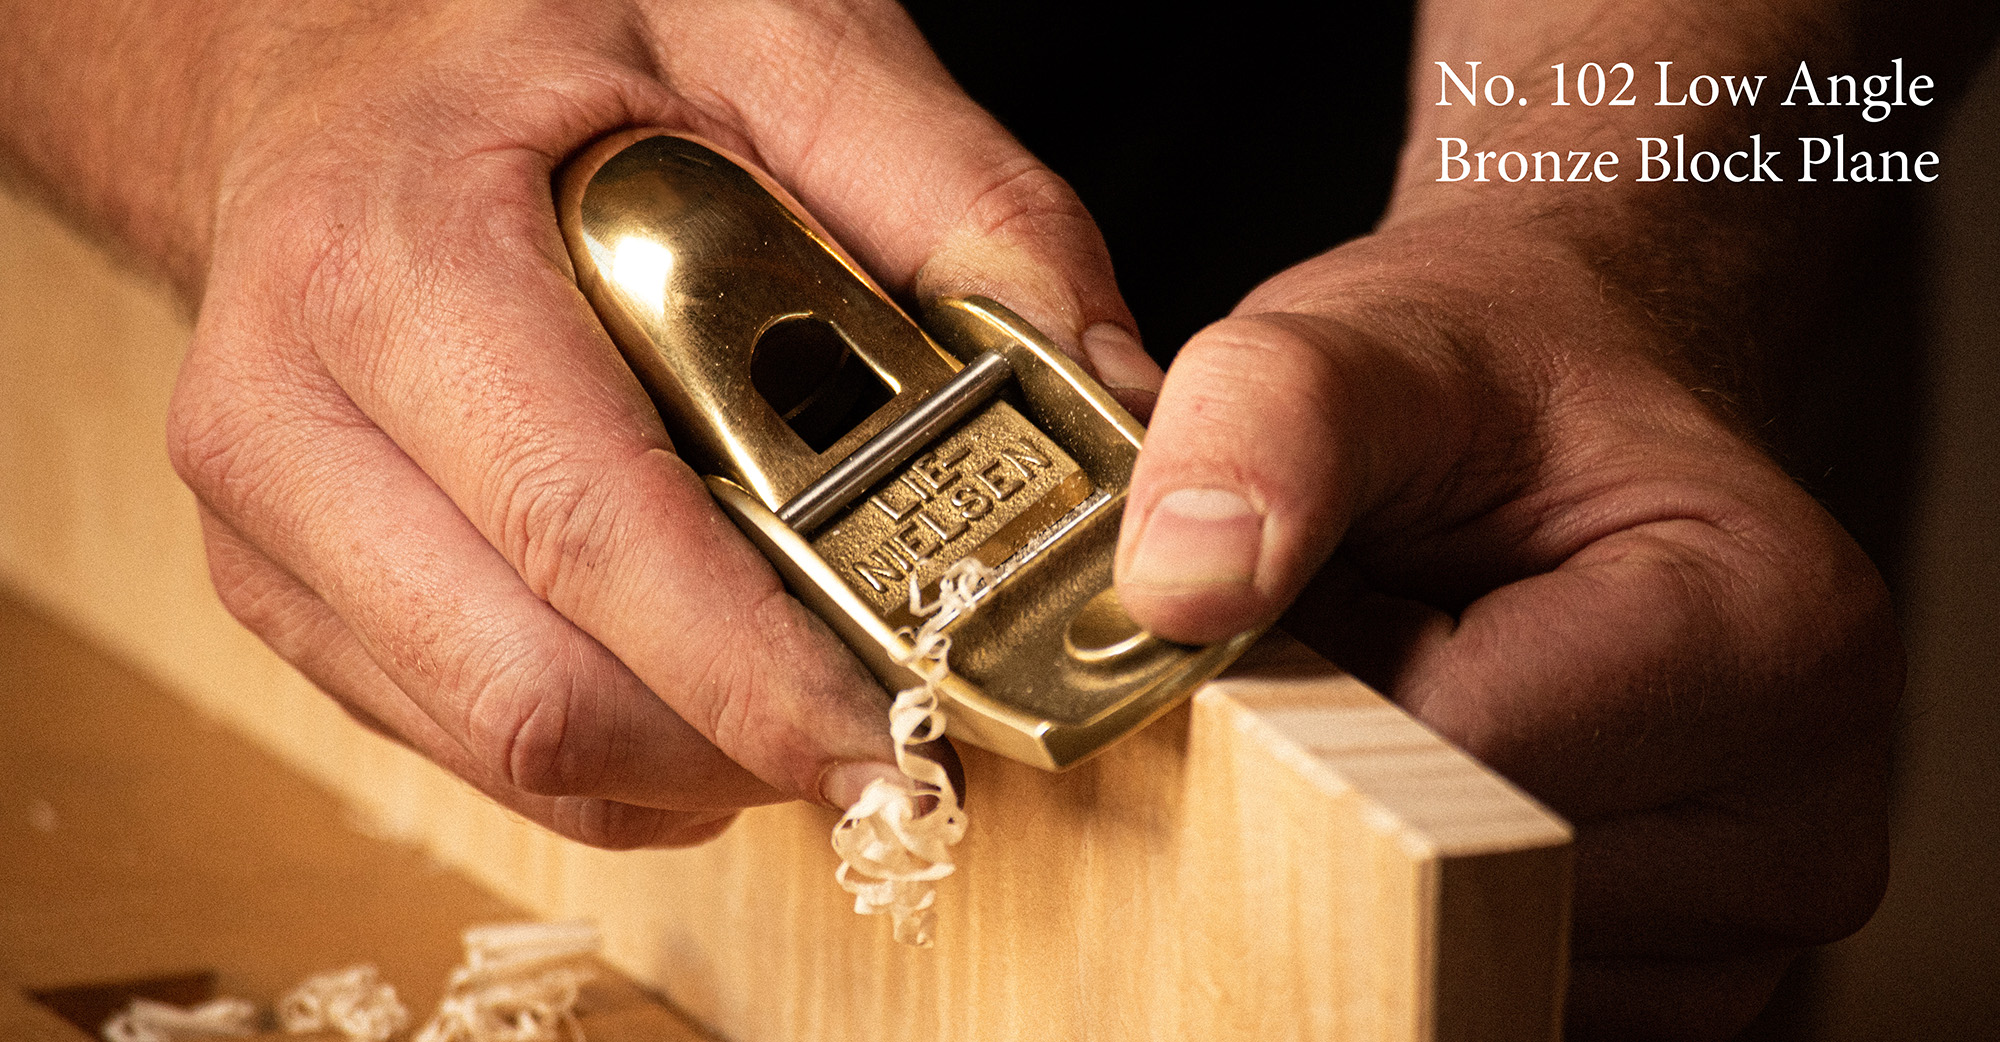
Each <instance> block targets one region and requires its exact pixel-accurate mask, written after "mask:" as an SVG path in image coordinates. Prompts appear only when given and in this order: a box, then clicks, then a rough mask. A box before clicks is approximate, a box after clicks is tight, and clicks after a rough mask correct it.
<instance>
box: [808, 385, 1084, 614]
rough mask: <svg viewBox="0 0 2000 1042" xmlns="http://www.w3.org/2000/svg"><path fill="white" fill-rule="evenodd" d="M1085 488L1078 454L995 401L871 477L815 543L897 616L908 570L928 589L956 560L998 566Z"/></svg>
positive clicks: (859, 588) (905, 597)
mask: <svg viewBox="0 0 2000 1042" xmlns="http://www.w3.org/2000/svg"><path fill="white" fill-rule="evenodd" d="M1090 490H1091V485H1090V481H1089V479H1088V478H1087V477H1086V476H1085V475H1084V474H1083V472H1082V470H1081V468H1079V467H1078V466H1077V464H1076V463H1075V461H1073V460H1071V459H1070V458H1069V456H1068V455H1066V454H1065V453H1064V452H1063V451H1062V450H1061V449H1060V448H1058V447H1057V446H1056V445H1055V444H1054V443H1052V442H1051V441H1050V440H1049V439H1048V438H1047V437H1046V436H1044V435H1043V434H1042V433H1041V432H1040V431H1038V430H1036V429H1035V428H1034V426H1033V425H1032V424H1030V423H1028V422H1027V421H1026V420H1025V419H1023V418H1022V417H1021V416H1020V414H1019V413H1017V412H1015V411H1014V410H1013V409H1012V408H1011V407H1009V406H1006V405H1005V404H1004V403H996V406H995V407H994V408H992V409H990V410H988V411H986V412H984V413H982V414H980V415H978V416H975V417H974V418H973V419H971V420H969V421H967V423H966V424H965V425H964V426H962V427H960V428H959V430H957V431H956V432H954V433H953V434H951V435H949V436H947V437H946V438H945V439H944V440H943V441H942V442H940V443H939V444H938V445H937V446H936V447H935V448H933V449H931V450H930V451H928V452H925V453H923V454H921V455H919V456H917V457H916V458H914V459H912V460H911V461H910V462H909V464H907V465H906V466H904V467H903V468H902V469H901V470H900V471H899V472H898V473H896V474H895V475H893V476H891V477H890V478H888V479H886V480H885V481H883V482H882V483H881V484H878V485H876V486H875V487H874V488H873V489H871V490H870V491H869V494H868V496H867V497H866V498H864V499H862V500H860V501H859V502H857V503H856V504H855V505H854V506H853V507H851V508H850V509H849V510H848V511H847V512H846V513H845V515H844V516H842V517H841V518H839V519H838V520H836V522H835V523H834V524H833V525H831V526H829V528H828V529H827V530H826V531H825V533H824V534H823V535H822V536H821V537H820V538H818V539H815V540H814V541H813V542H814V546H815V548H816V549H818V550H819V551H820V553H821V555H822V556H824V557H825V558H826V560H827V561H828V562H829V563H831V564H832V565H833V566H834V568H835V569H836V570H838V571H839V572H840V573H841V574H842V575H843V576H844V577H845V578H846V579H847V581H848V583H849V585H851V586H853V587H854V589H855V590H856V591H857V592H859V593H860V594H861V595H862V596H863V597H865V598H866V599H867V600H868V601H869V602H870V603H871V604H873V605H874V606H875V608H876V610H877V611H879V612H882V613H883V614H884V615H885V616H888V615H895V614H897V613H899V612H900V611H901V610H903V608H904V606H905V603H906V602H907V600H908V598H909V577H910V576H911V575H912V574H915V575H916V576H917V581H918V583H919V585H920V586H921V587H923V588H925V589H928V588H930V587H931V586H933V585H934V584H935V583H936V581H937V577H938V576H939V575H941V574H943V572H944V569H945V568H947V567H949V566H950V565H951V564H952V563H953V562H954V561H957V560H959V559H961V558H964V557H967V556H976V557H978V558H979V559H980V560H982V561H984V562H986V563H987V564H996V563H997V562H999V561H1001V560H1004V559H1006V557H1007V556H1008V555H1009V554H1011V553H1012V552H1013V551H1014V549H1016V548H1017V547H1018V546H1019V545H1020V544H1021V543H1022V542H1024V541H1025V540H1026V539H1027V538H1028V537H1029V536H1031V535H1033V534H1034V532H1035V531H1036V530H1037V527H1038V526H1046V525H1047V524H1049V523H1052V522H1053V521H1055V520H1056V519H1057V518H1059V517H1061V516H1062V514H1063V512H1064V511H1067V510H1068V509H1069V508H1070V507H1072V506H1074V505H1075V504H1076V503H1078V502H1080V501H1081V500H1082V499H1083V497H1084V496H1085V495H1088V494H1089V492H1090Z"/></svg>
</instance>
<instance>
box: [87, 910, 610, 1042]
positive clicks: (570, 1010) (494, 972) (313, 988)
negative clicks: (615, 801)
mask: <svg viewBox="0 0 2000 1042" xmlns="http://www.w3.org/2000/svg"><path fill="white" fill-rule="evenodd" d="M464 939H465V963H464V964H463V965H461V966H459V967H458V968H457V969H455V970H453V971H452V973H451V978H450V980H449V982H448V983H447V984H446V986H445V995H444V998H443V999H442V1000H440V1001H439V1002H438V1009H437V1012H436V1013H435V1014H433V1015H432V1016H431V1019H430V1020H429V1021H427V1022H426V1023H425V1024H424V1026H423V1027H421V1028H419V1029H418V1030H417V1032H416V1034H415V1035H414V1036H412V1037H411V1042H583V1038H584V1035H583V1025H582V1023H581V1022H579V1021H578V1020H577V1016H576V1003H577V998H578V995H579V994H580V992H581V990H582V987H583V985H584V983H585V982H587V981H589V980H590V978H591V977H592V976H593V975H594V971H593V970H592V969H591V967H590V966H589V965H588V964H587V962H586V960H587V959H588V958H589V957H590V956H592V955H595V954H596V953H597V950H598V949H599V948H600V947H601V946H602V944H603V939H602V936H601V935H600V934H599V933H598V929H597V926H596V924H594V923H589V922H583V921H574V922H566V923H512V924H506V925H499V926H475V927H473V928H472V929H470V930H467V931H465V937H464ZM261 1014H262V1011H261V1010H259V1009H258V1008H257V1006H256V1005H255V1004H254V1003H251V1002H247V1001H245V1000H243V999H216V1000H215V1001H213V1002H208V1003H204V1004H203V1005H200V1006H197V1007H194V1008H193V1009H182V1008H181V1007H179V1006H173V1005H169V1004H167V1003H163V1002H154V1001H151V1000H149V999H134V1000H132V1004H131V1005H130V1006H128V1007H126V1008H125V1010H124V1011H122V1012H120V1013H119V1014H117V1015H116V1016H114V1017H112V1018H111V1019H110V1020H108V1021H106V1022H105V1024H104V1028H103V1031H102V1034H103V1036H104V1039H105V1042H182V1040H184V1039H198V1038H215V1037H218V1036H221V1037H227V1036H236V1037H242V1036H246V1035H250V1034H253V1033H255V1032H256V1031H257V1030H258V1028H259V1026H260V1022H261V1021H262V1019H263V1018H262V1015H261ZM277 1017H278V1021H279V1023H280V1025H282V1026H283V1027H284V1029H285V1030H286V1031H287V1032H290V1033H293V1034H302V1033H307V1032H320V1031H337V1032H339V1033H340V1034H341V1035H342V1036H343V1037H344V1038H346V1039H347V1040H348V1042H389V1039H391V1038H393V1037H395V1036H396V1035H397V1034H398V1033H399V1032H401V1031H403V1030H404V1029H405V1028H407V1027H408V1026H409V1023H410V1013H409V1010H408V1009H407V1008H406V1007H404V1005H403V1003H402V1002H401V1000H399V999H398V998H397V997H396V989H395V988H393V987H391V986H390V985H389V984H387V983H385V982H384V981H383V980H382V979H381V973H380V971H378V970H377V969H376V968H375V967H374V966H369V965H361V966H350V967H347V968H346V969H342V970H334V971H332V972H329V973H321V974H317V975H315V976H313V977H310V978H308V979H307V980H306V981H305V982H304V983H303V984H300V985H299V986H298V987H297V988H294V989H292V991H291V992H289V993H287V994H286V995H285V996H284V997H283V998H281V999H279V1000H278V1005H277Z"/></svg>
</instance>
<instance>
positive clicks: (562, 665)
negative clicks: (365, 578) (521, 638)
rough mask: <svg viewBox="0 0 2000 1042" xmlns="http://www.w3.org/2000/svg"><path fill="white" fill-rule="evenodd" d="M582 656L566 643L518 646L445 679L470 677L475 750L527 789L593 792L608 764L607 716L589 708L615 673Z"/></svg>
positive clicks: (470, 731) (464, 665) (469, 727)
mask: <svg viewBox="0 0 2000 1042" xmlns="http://www.w3.org/2000/svg"><path fill="white" fill-rule="evenodd" d="M580 639H581V638H580ZM537 651H539V652H542V653H541V654H537ZM581 658H582V657H581V656H579V655H578V654H576V653H573V652H572V653H565V652H564V651H563V650H562V649H561V648H557V649H554V650H553V653H549V649H536V650H534V651H530V650H525V649H519V650H515V651H514V652H513V653H511V654H501V655H492V656H489V657H488V659H487V661H485V662H482V663H478V664H474V663H471V662H465V661H461V663H460V664H459V665H457V666H456V667H455V668H453V669H452V670H451V671H450V672H449V673H447V674H446V675H445V676H444V677H442V678H441V679H443V680H444V681H445V683H446V686H447V688H449V687H451V686H453V685H454V684H455V683H456V682H458V681H459V680H460V679H461V678H463V680H464V681H465V682H464V683H463V686H462V689H463V690H466V691H468V692H469V694H468V695H467V696H466V699H465V705H466V720H465V730H466V735H467V739H468V743H469V745H470V747H471V752H472V753H473V755H474V756H475V757H476V758H477V759H478V760H479V761H480V762H482V763H485V764H486V765H488V767H489V768H490V769H493V770H495V771H497V772H498V773H499V775H500V776H501V777H503V778H504V779H506V781H507V782H508V784H510V785H512V786H514V787H515V788H517V789H520V790H521V791H523V792H527V793H531V794H534V795H537V796H574V797H584V796H589V795H591V794H592V793H595V792H597V791H600V790H601V788H602V786H603V783H604V780H605V777H606V775H607V773H608V772H609V770H610V769H611V766H612V765H611V759H612V753H613V751H614V749H613V744H614V743H612V742H610V741H607V740H606V739H607V737H608V735H607V732H606V729H605V728H606V726H607V722H606V721H604V720H602V719H599V718H597V717H596V716H595V715H594V714H593V713H592V712H591V708H592V705H591V696H592V695H593V694H594V693H595V692H596V691H599V690H602V689H603V687H602V685H603V684H605V683H609V682H610V678H608V677H602V676H600V675H599V674H601V673H602V672H603V671H602V670H599V669H594V668H592V667H591V665H590V664H588V663H587V662H586V661H581V660H580V659H581ZM535 662H539V663H540V666H539V668H538V667H537V666H536V665H535V664H534V663H535Z"/></svg>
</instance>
